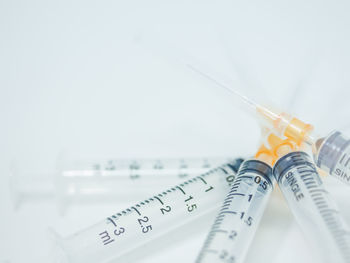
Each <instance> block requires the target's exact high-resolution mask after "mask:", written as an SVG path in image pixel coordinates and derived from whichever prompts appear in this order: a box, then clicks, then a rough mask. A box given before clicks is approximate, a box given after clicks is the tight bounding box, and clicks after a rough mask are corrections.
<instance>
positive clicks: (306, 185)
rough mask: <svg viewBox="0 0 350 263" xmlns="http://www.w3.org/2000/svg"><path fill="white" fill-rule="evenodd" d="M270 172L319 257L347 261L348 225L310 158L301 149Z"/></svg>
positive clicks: (349, 249) (349, 247) (349, 245)
mask: <svg viewBox="0 0 350 263" xmlns="http://www.w3.org/2000/svg"><path fill="white" fill-rule="evenodd" d="M273 173H274V176H275V178H276V180H277V182H278V185H279V187H280V188H281V191H282V193H283V195H284V197H285V199H286V200H287V203H288V205H289V207H290V209H291V211H292V213H293V215H294V217H295V219H296V220H297V222H298V224H299V226H300V227H301V229H302V231H303V232H304V234H305V236H306V238H307V239H308V240H309V241H310V245H311V248H313V249H314V252H315V253H317V255H319V259H320V260H322V262H326V263H331V262H337V263H338V262H339V263H340V262H343V263H348V262H350V235H349V228H348V226H347V225H346V223H345V221H344V220H343V218H342V216H341V214H340V213H339V211H338V208H337V205H336V204H335V202H334V201H333V199H332V197H331V196H330V195H329V193H328V192H327V191H326V189H325V188H324V186H323V184H322V181H321V179H320V176H319V175H318V173H317V171H316V168H315V165H314V164H313V163H312V161H311V157H310V156H309V155H307V154H306V153H304V152H292V153H289V154H287V155H285V156H283V157H282V158H280V159H279V160H278V161H277V163H276V164H275V166H274V169H273ZM315 255H316V254H315Z"/></svg>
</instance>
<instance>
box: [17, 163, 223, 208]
mask: <svg viewBox="0 0 350 263" xmlns="http://www.w3.org/2000/svg"><path fill="white" fill-rule="evenodd" d="M229 160H230V158H224V157H210V158H204V157H197V158H172V159H171V158H168V159H165V158H158V159H96V160H84V159H82V160H74V159H67V158H66V159H62V158H61V159H59V161H58V162H57V163H58V165H57V171H56V172H54V173H53V172H51V173H50V172H44V173H42V172H41V173H38V172H28V171H27V169H25V168H23V167H19V166H18V165H15V166H14V167H13V172H12V175H11V178H10V179H11V189H12V196H13V201H14V204H15V207H16V208H18V207H19V205H20V204H22V203H23V202H26V201H40V200H42V201H43V200H45V201H47V200H50V199H51V200H56V201H57V204H58V207H59V208H60V211H61V212H63V211H65V209H66V207H67V205H69V204H71V203H82V202H83V203H88V204H89V203H96V202H99V201H101V202H104V203H106V202H109V203H110V202H113V203H114V202H117V201H119V202H120V201H123V200H128V201H129V202H130V201H137V200H138V199H140V198H144V197H145V196H147V195H150V194H152V193H156V192H158V191H161V190H162V189H163V188H164V186H166V185H169V184H176V183H179V182H181V181H182V180H183V179H185V178H191V177H195V176H198V175H201V174H203V173H205V172H207V171H209V170H210V169H211V168H214V167H217V166H219V165H222V164H224V163H227V162H229ZM22 170H24V171H23V172H22ZM50 174H51V176H50Z"/></svg>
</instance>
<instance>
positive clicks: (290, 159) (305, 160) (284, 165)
mask: <svg viewBox="0 0 350 263" xmlns="http://www.w3.org/2000/svg"><path fill="white" fill-rule="evenodd" d="M300 165H306V166H309V167H310V168H311V169H313V170H315V171H316V167H315V165H314V164H313V161H312V159H311V157H310V156H309V155H308V154H307V153H305V152H300V151H297V152H290V153H288V154H286V155H284V156H283V157H281V158H280V159H279V160H278V161H277V162H276V164H275V166H274V168H273V175H274V177H275V179H276V181H277V182H280V179H281V177H282V176H283V175H284V174H285V172H286V170H288V169H291V168H294V167H298V166H300Z"/></svg>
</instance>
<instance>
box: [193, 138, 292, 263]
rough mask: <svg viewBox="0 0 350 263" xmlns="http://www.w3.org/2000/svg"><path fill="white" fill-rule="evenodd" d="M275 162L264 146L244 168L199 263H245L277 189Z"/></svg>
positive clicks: (282, 146)
mask: <svg viewBox="0 0 350 263" xmlns="http://www.w3.org/2000/svg"><path fill="white" fill-rule="evenodd" d="M271 136H274V135H271ZM274 137H276V136H274ZM274 142H276V145H275V147H274V148H275V149H277V150H278V151H279V152H281V151H282V150H284V151H286V150H291V149H293V148H294V145H293V144H292V143H290V142H288V140H285V141H282V140H280V139H279V138H275V139H274ZM275 159H276V156H275V155H274V154H273V152H272V151H271V150H269V149H267V148H266V147H265V146H264V145H262V146H261V147H260V149H259V151H258V152H257V154H256V156H255V158H253V159H249V160H246V161H245V162H244V163H243V164H242V165H241V167H240V169H239V171H238V173H237V177H236V179H235V181H234V182H233V185H232V188H231V190H230V191H229V192H228V194H227V196H226V199H225V201H224V203H223V205H222V207H221V210H220V212H219V213H218V215H217V217H216V220H215V222H214V224H213V225H212V228H211V230H210V232H209V234H208V236H207V239H206V241H205V243H204V245H203V247H202V250H201V251H200V253H199V255H198V258H197V260H196V262H197V263H216V262H225V263H240V262H244V258H245V256H246V254H247V252H248V250H249V246H250V244H251V242H252V240H253V237H254V234H255V232H256V230H257V228H258V225H259V223H260V220H261V218H262V215H263V212H264V210H265V207H266V205H267V202H268V199H269V197H270V194H271V192H272V190H273V187H274V182H275V180H274V177H273V175H272V168H271V165H272V164H273V163H274V161H275Z"/></svg>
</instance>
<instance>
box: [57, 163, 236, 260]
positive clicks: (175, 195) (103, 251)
mask: <svg viewBox="0 0 350 263" xmlns="http://www.w3.org/2000/svg"><path fill="white" fill-rule="evenodd" d="M241 162H242V159H236V160H235V161H233V162H231V163H228V164H226V165H223V166H220V167H218V168H216V169H213V170H211V171H209V172H207V173H205V174H203V175H200V176H197V177H194V178H192V179H190V180H187V181H185V182H183V183H181V184H179V185H177V186H174V187H172V188H169V189H166V190H164V191H162V192H161V193H160V194H157V195H155V196H153V197H151V198H149V199H147V200H145V201H143V202H140V203H138V204H136V205H134V206H132V207H130V208H128V209H126V210H124V211H121V212H119V213H116V214H113V215H111V216H110V217H108V218H106V219H105V220H103V221H101V222H100V223H97V224H96V225H93V226H91V227H90V228H87V229H84V230H82V231H79V232H77V233H75V234H73V235H71V236H68V237H66V238H62V239H61V238H58V239H57V245H58V247H57V248H58V249H57V250H56V252H57V254H56V255H57V261H56V262H70V263H83V262H84V263H94V262H100V263H102V262H107V261H109V260H112V259H115V258H118V257H120V256H122V255H124V254H125V253H127V252H130V251H131V250H133V249H136V248H137V247H140V246H141V245H143V244H145V243H148V242H150V241H152V240H154V239H155V238H157V237H159V236H161V235H163V234H165V233H167V232H169V231H171V230H173V229H176V228H178V227H179V226H181V225H184V224H186V223H188V222H190V221H194V220H198V219H199V218H201V216H203V215H206V214H208V213H209V212H211V211H213V210H214V211H215V210H217V209H219V206H220V204H221V202H222V200H223V199H224V198H225V193H226V192H227V191H228V190H229V188H230V185H231V184H232V182H233V180H234V178H235V175H236V172H237V170H238V168H239V165H240V164H241Z"/></svg>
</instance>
